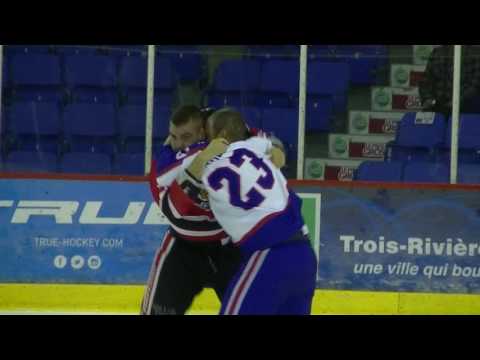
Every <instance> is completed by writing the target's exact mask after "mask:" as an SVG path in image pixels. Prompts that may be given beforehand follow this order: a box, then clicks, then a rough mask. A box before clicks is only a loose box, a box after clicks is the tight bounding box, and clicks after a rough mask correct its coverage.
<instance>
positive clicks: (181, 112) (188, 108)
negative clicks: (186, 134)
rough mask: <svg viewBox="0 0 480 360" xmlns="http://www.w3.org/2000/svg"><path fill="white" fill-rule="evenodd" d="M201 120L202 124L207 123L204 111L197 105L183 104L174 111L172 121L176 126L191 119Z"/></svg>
mask: <svg viewBox="0 0 480 360" xmlns="http://www.w3.org/2000/svg"><path fill="white" fill-rule="evenodd" d="M191 120H193V121H201V122H202V126H203V125H205V120H206V119H205V118H204V116H203V115H202V111H201V110H200V108H199V107H198V106H195V105H183V106H181V107H179V108H178V109H177V110H175V112H174V113H173V115H172V117H171V119H170V122H171V123H172V124H173V125H175V126H182V125H185V124H186V123H188V122H189V121H191Z"/></svg>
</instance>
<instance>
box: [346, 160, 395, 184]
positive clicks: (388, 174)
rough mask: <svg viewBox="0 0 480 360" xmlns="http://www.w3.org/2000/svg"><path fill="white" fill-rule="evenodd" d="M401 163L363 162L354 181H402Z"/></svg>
mask: <svg viewBox="0 0 480 360" xmlns="http://www.w3.org/2000/svg"><path fill="white" fill-rule="evenodd" d="M402 170H403V163H401V162H380V161H364V162H362V163H361V164H360V166H359V167H358V169H357V170H356V172H355V180H360V181H389V182H401V181H402Z"/></svg>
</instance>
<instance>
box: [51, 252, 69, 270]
mask: <svg viewBox="0 0 480 360" xmlns="http://www.w3.org/2000/svg"><path fill="white" fill-rule="evenodd" d="M53 265H54V266H55V267H56V268H57V269H63V268H64V267H65V265H67V258H66V257H65V256H63V255H58V256H55V258H54V259H53Z"/></svg>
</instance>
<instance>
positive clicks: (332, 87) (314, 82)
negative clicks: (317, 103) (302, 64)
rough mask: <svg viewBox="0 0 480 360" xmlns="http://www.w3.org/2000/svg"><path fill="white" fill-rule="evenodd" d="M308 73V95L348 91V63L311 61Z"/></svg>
mask: <svg viewBox="0 0 480 360" xmlns="http://www.w3.org/2000/svg"><path fill="white" fill-rule="evenodd" d="M307 73H308V74H307V75H308V81H307V94H308V95H339V94H345V93H346V92H347V91H348V86H349V82H350V69H349V67H348V65H347V64H344V63H327V62H321V61H316V60H315V61H309V63H308V66H307ZM297 76H298V75H297Z"/></svg>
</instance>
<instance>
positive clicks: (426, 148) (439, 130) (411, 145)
mask: <svg viewBox="0 0 480 360" xmlns="http://www.w3.org/2000/svg"><path fill="white" fill-rule="evenodd" d="M421 118H422V113H414V112H410V113H406V114H405V115H404V116H403V118H402V120H401V121H400V123H399V125H398V128H397V133H396V137H395V141H394V142H393V143H391V144H388V145H387V154H388V155H387V158H388V159H389V160H392V161H410V160H417V161H418V160H421V161H427V160H434V159H435V158H436V156H437V152H438V149H439V148H440V146H441V144H442V142H443V139H444V136H445V128H446V123H445V118H444V116H443V115H442V114H439V113H437V114H435V116H434V119H433V122H432V123H431V124H430V123H422V121H420V119H421Z"/></svg>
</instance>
